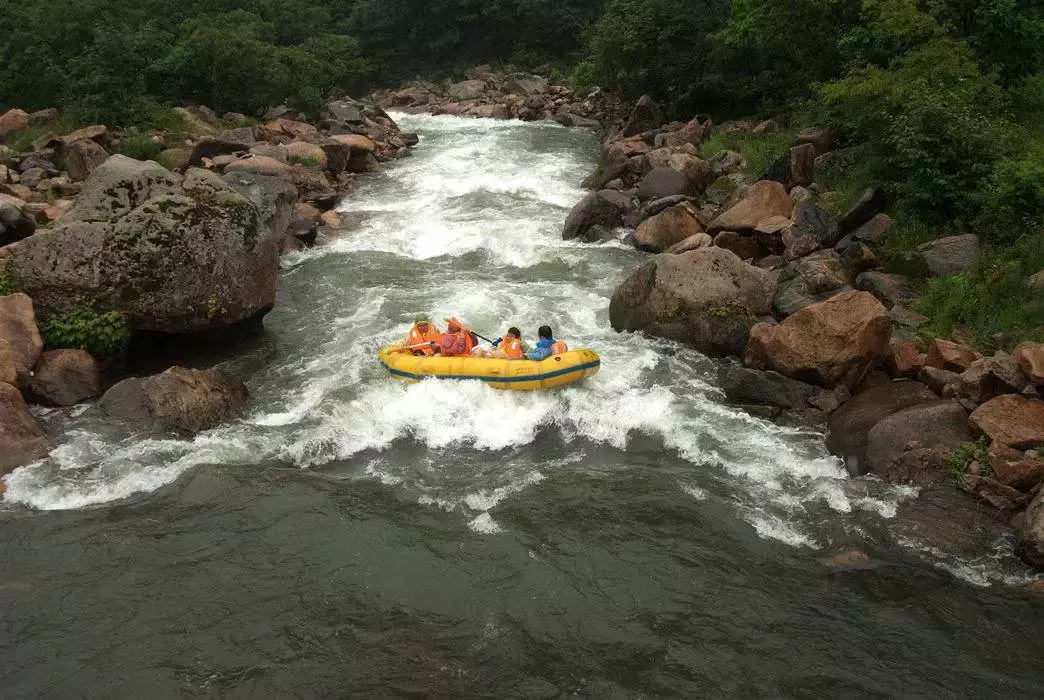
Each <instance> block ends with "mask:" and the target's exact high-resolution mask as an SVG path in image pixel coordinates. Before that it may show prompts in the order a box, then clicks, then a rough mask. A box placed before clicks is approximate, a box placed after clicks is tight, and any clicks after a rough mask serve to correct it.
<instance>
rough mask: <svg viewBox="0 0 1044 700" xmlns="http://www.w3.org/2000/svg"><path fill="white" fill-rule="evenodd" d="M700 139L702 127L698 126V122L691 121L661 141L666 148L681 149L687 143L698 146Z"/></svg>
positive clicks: (697, 120) (696, 120) (695, 120)
mask: <svg viewBox="0 0 1044 700" xmlns="http://www.w3.org/2000/svg"><path fill="white" fill-rule="evenodd" d="M702 137H703V127H702V126H700V120H699V119H693V120H691V121H689V122H688V123H687V124H685V126H683V127H682V128H680V129H678V130H677V131H671V132H669V133H668V134H667V135H666V137H665V138H664V140H663V145H664V146H666V147H667V148H681V147H682V146H684V145H685V144H687V143H691V144H692V145H694V146H699V145H700V141H701V140H702Z"/></svg>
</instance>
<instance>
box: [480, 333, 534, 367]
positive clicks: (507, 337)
mask: <svg viewBox="0 0 1044 700" xmlns="http://www.w3.org/2000/svg"><path fill="white" fill-rule="evenodd" d="M479 353H482V354H481V355H480V354H479ZM474 354H475V357H488V358H496V359H502V360H521V359H522V356H523V355H524V354H525V348H524V346H523V343H522V331H520V330H519V329H518V328H516V327H515V326H512V327H511V328H508V329H507V333H505V334H504V336H503V337H501V338H497V339H496V340H494V341H493V349H492V350H475V353H474Z"/></svg>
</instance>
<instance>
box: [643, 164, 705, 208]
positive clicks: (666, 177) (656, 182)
mask: <svg viewBox="0 0 1044 700" xmlns="http://www.w3.org/2000/svg"><path fill="white" fill-rule="evenodd" d="M692 192H693V187H692V184H691V183H690V182H689V178H687V177H686V176H685V175H684V174H682V173H680V172H678V171H677V170H675V169H674V168H669V167H659V168H653V169H652V170H650V171H649V172H648V173H647V174H646V175H645V177H643V178H642V180H641V182H639V183H638V199H639V200H641V201H643V202H645V201H647V200H650V199H659V198H660V197H670V196H673V195H688V194H692Z"/></svg>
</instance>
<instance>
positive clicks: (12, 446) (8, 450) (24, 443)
mask: <svg viewBox="0 0 1044 700" xmlns="http://www.w3.org/2000/svg"><path fill="white" fill-rule="evenodd" d="M50 450H51V448H50V445H48V444H47V440H46V439H45V438H44V433H43V430H41V429H40V426H39V424H37V422H36V419H35V418H33V415H32V414H31V413H29V407H28V406H26V405H25V399H23V398H22V395H21V394H20V393H19V391H18V389H16V388H14V387H13V386H11V385H10V384H4V383H0V475H3V474H9V473H11V472H13V471H14V470H15V469H17V468H18V467H21V466H24V465H26V464H29V463H30V462H34V461H36V460H38V459H41V458H43V457H46V456H47V453H48V452H50Z"/></svg>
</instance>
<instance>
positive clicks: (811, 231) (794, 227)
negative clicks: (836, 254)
mask: <svg viewBox="0 0 1044 700" xmlns="http://www.w3.org/2000/svg"><path fill="white" fill-rule="evenodd" d="M839 236H840V234H839V232H838V224H837V220H836V219H834V217H832V216H830V214H827V213H826V212H825V211H823V210H822V209H820V208H819V207H817V206H815V205H814V204H802V205H799V206H798V207H797V208H796V209H795V210H794V221H793V224H791V226H790V229H789V231H788V232H787V233H786V234H785V235H784V238H783V242H784V244H786V245H787V247H790V241H792V240H794V239H799V238H805V237H808V238H814V239H815V240H816V243H818V244H819V246H820V247H822V248H833V247H834V245H835V244H836V243H837V241H838V238H839Z"/></svg>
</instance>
